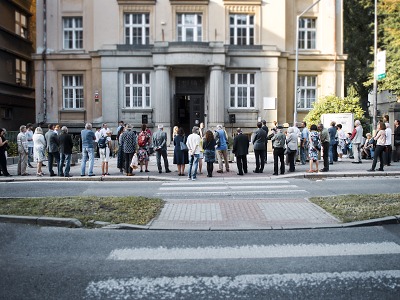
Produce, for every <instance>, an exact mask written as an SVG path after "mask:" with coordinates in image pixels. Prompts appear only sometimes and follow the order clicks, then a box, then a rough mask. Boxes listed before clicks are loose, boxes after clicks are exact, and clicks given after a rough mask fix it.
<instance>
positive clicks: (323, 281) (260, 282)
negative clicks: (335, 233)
mask: <svg viewBox="0 0 400 300" xmlns="http://www.w3.org/2000/svg"><path fill="white" fill-rule="evenodd" d="M339 287H340V291H345V290H346V289H349V290H354V287H358V290H359V291H360V292H361V293H362V294H364V295H375V294H374V293H376V291H381V292H382V291H387V293H394V292H395V291H397V290H398V289H399V288H400V271H399V270H380V271H365V272H358V271H350V272H334V273H332V272H321V273H300V274H295V273H286V274H248V275H239V276H210V277H204V276H177V277H156V278H151V277H133V278H128V279H108V280H102V281H92V282H90V283H89V284H88V286H87V287H86V291H85V292H86V296H87V297H85V298H87V299H189V298H190V299H196V296H197V297H198V298H200V299H211V298H210V296H212V295H214V296H215V297H218V295H220V296H221V297H222V298H218V299H239V298H240V299H248V297H249V293H251V295H256V294H259V295H262V294H263V295H286V297H287V296H289V295H290V297H289V298H295V297H294V295H295V294H293V293H294V292H295V291H300V292H301V293H302V294H301V295H304V296H306V295H307V294H308V295H310V297H312V295H314V297H315V294H309V293H310V292H315V291H317V293H318V291H324V294H325V296H329V297H328V298H331V297H333V298H332V299H334V298H336V297H337V294H336V293H337V292H338V289H339ZM261 292H262V294H261ZM328 292H329V295H327V293H328ZM254 293H256V294H254ZM335 294H336V296H335ZM319 295H321V294H319ZM189 296H190V297H189ZM393 296H394V295H393ZM268 298H270V297H268ZM360 298H365V297H362V295H360ZM367 298H368V297H367ZM393 299H394V298H393Z"/></svg>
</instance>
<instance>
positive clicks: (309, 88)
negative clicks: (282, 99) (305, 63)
mask: <svg viewBox="0 0 400 300" xmlns="http://www.w3.org/2000/svg"><path fill="white" fill-rule="evenodd" d="M311 79H312V80H313V82H311V83H309V81H310V80H311ZM297 87H298V93H299V97H298V103H297V108H298V109H299V110H311V109H312V108H313V104H314V103H315V102H316V101H317V99H318V96H317V92H318V76H317V75H312V74H304V75H299V77H298V83H297ZM312 92H313V93H314V95H313V96H311V97H310V93H312ZM307 102H309V103H307ZM307 104H308V105H307Z"/></svg>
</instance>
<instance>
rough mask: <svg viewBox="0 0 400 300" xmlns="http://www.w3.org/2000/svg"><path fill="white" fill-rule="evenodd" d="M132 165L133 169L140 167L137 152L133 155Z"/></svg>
mask: <svg viewBox="0 0 400 300" xmlns="http://www.w3.org/2000/svg"><path fill="white" fill-rule="evenodd" d="M130 167H131V168H132V169H137V168H138V157H137V154H136V153H135V154H134V155H133V157H132V160H131V165H130Z"/></svg>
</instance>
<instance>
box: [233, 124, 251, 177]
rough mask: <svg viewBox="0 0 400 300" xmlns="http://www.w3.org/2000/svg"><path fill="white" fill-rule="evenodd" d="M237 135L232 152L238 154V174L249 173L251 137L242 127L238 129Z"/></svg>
mask: <svg viewBox="0 0 400 300" xmlns="http://www.w3.org/2000/svg"><path fill="white" fill-rule="evenodd" d="M236 132H237V135H236V136H235V138H234V139H233V150H232V152H233V153H234V154H235V156H236V165H237V169H238V172H237V174H238V175H243V174H247V154H248V153H249V138H248V137H247V135H245V134H243V132H242V129H241V128H238V129H236Z"/></svg>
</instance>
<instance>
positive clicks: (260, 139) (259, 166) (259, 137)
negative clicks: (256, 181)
mask: <svg viewBox="0 0 400 300" xmlns="http://www.w3.org/2000/svg"><path fill="white" fill-rule="evenodd" d="M261 127H262V123H261V122H257V128H258V129H257V130H256V131H255V132H254V133H253V136H252V138H251V143H252V144H253V149H254V155H255V157H256V169H255V170H253V172H254V173H262V172H264V164H265V151H266V148H265V142H266V140H267V133H266V132H265V130H263V129H262V128H261Z"/></svg>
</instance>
